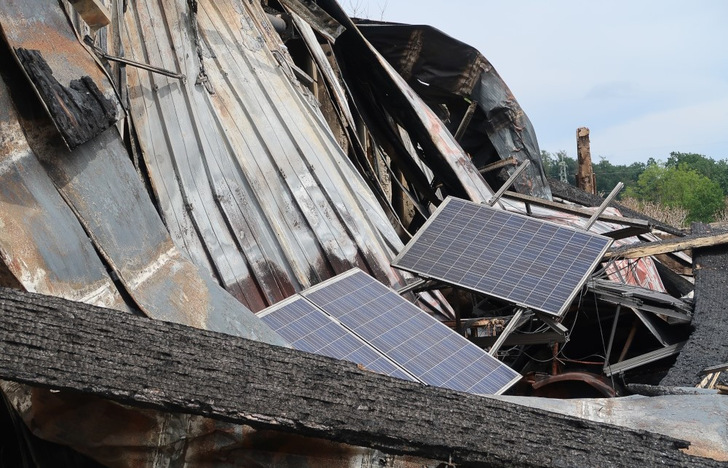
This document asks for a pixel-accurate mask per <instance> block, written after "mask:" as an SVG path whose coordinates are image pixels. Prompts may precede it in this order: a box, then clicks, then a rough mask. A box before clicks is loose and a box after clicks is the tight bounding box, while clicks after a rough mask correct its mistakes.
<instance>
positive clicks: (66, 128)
mask: <svg viewBox="0 0 728 468" xmlns="http://www.w3.org/2000/svg"><path fill="white" fill-rule="evenodd" d="M15 54H16V55H17V57H18V60H20V63H21V64H22V65H23V68H24V69H25V72H26V73H27V74H28V76H29V77H30V79H31V81H32V82H33V85H34V87H35V89H36V90H37V91H38V93H39V94H40V95H41V98H42V99H43V102H44V103H45V104H46V106H47V107H48V110H49V112H50V113H51V118H52V119H53V122H54V123H55V124H56V127H57V128H58V130H59V131H60V132H61V134H62V135H63V139H64V140H65V141H66V143H67V144H68V146H69V147H70V148H71V149H73V148H75V147H77V146H79V145H81V144H83V143H86V142H87V141H89V140H91V139H93V138H94V137H96V136H97V135H99V134H100V133H101V132H103V131H104V130H106V129H107V128H109V127H110V126H111V125H112V124H113V123H114V122H115V121H116V107H115V106H114V104H113V103H112V102H111V101H110V100H109V99H107V98H106V96H104V95H103V93H101V91H99V88H98V86H96V83H94V81H93V80H92V79H91V78H90V77H88V76H84V77H81V78H80V79H78V80H72V81H71V82H70V83H69V86H68V87H65V86H63V85H62V84H61V83H59V82H58V80H56V78H55V77H54V76H53V71H52V70H51V68H50V67H49V66H48V64H47V63H46V61H45V59H43V55H42V54H41V53H40V52H39V51H37V50H28V49H23V48H17V49H15Z"/></svg>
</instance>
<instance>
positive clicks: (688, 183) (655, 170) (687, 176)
mask: <svg viewBox="0 0 728 468" xmlns="http://www.w3.org/2000/svg"><path fill="white" fill-rule="evenodd" d="M625 196H626V197H633V198H636V199H637V200H640V201H648V202H652V203H658V204H661V205H664V206H666V207H670V208H675V207H680V208H684V209H686V210H687V211H688V215H687V218H686V219H685V222H686V223H691V222H693V221H703V222H712V221H714V220H715V216H716V214H717V213H718V212H719V211H720V210H722V209H723V207H724V204H725V202H724V199H725V196H724V195H723V191H722V190H721V188H720V184H718V182H715V181H713V180H710V179H709V178H707V177H706V176H704V175H702V174H700V173H699V172H698V171H696V170H693V169H691V168H689V167H688V166H686V165H680V166H678V167H674V166H666V165H663V164H659V163H656V164H650V165H649V166H647V168H646V169H645V170H644V172H642V174H640V176H639V178H638V179H637V184H636V185H634V186H633V187H629V188H628V189H627V190H626V192H625Z"/></svg>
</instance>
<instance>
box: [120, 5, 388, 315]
mask: <svg viewBox="0 0 728 468" xmlns="http://www.w3.org/2000/svg"><path fill="white" fill-rule="evenodd" d="M264 25H265V26H264ZM274 34H275V33H274V32H273V31H272V28H271V27H270V25H269V23H268V21H267V19H266V18H265V14H264V12H263V10H262V8H261V7H260V5H258V4H257V3H255V2H254V3H252V4H249V3H246V2H235V1H231V0H226V1H218V2H212V1H200V2H197V12H196V14H195V13H194V12H192V11H190V10H189V3H188V2H186V1H183V0H164V1H161V2H157V3H153V4H149V3H145V4H142V3H137V4H130V5H129V11H128V12H127V15H126V31H125V34H124V42H125V43H124V48H125V50H126V51H127V53H128V55H129V56H130V58H133V59H136V60H143V61H146V62H148V63H151V64H154V65H157V66H162V67H164V68H166V69H170V70H174V71H177V72H179V73H182V74H184V75H185V76H186V77H187V80H174V79H170V78H167V77H164V76H160V75H155V74H152V73H149V72H146V71H141V70H131V69H130V70H128V73H129V85H130V98H131V114H132V117H133V119H134V122H135V125H136V127H137V129H138V131H139V137H140V144H141V147H142V151H143V154H144V158H145V162H146V164H147V168H148V171H149V174H150V177H151V180H152V183H153V186H154V189H155V195H156V197H157V198H158V200H159V205H160V207H161V209H162V214H163V217H164V219H165V222H166V224H167V226H168V228H169V230H170V232H171V233H172V237H173V239H174V241H175V242H176V243H177V245H179V246H180V248H183V249H184V250H185V251H186V252H187V253H188V254H189V255H190V257H191V258H192V259H193V260H194V261H195V262H196V263H198V264H199V265H203V266H204V267H205V268H207V269H208V270H209V271H210V272H212V273H213V274H214V275H215V276H216V278H217V279H218V280H219V281H220V282H221V284H223V285H224V287H225V288H226V289H228V290H229V291H230V292H231V293H232V294H234V295H235V296H236V297H237V298H238V299H240V300H241V301H242V302H243V303H245V304H246V305H247V306H248V307H250V308H251V309H253V310H261V309H263V308H264V307H266V306H267V305H269V304H272V303H274V302H276V301H278V300H281V299H283V298H285V297H287V296H289V295H290V294H292V293H293V292H295V291H299V290H301V289H303V288H305V287H308V286H310V285H312V284H315V283H318V282H319V281H321V280H324V279H326V278H329V277H331V276H333V275H335V274H338V273H341V272H343V271H345V270H348V269H350V268H351V267H354V266H356V267H359V268H361V269H363V270H365V271H367V272H369V273H371V274H372V275H373V276H375V277H377V279H379V280H381V281H383V282H385V283H386V284H389V285H392V286H395V287H396V286H398V285H401V284H402V279H401V276H400V275H399V274H398V273H396V272H394V271H392V269H391V267H390V266H389V260H390V259H391V258H392V257H393V254H394V251H395V250H397V249H399V248H401V246H402V244H401V241H400V240H399V239H398V237H397V235H396V233H395V231H394V229H393V228H392V227H391V224H390V223H389V221H388V220H387V217H386V215H385V214H384V212H383V211H382V209H381V208H380V207H379V205H378V203H377V201H376V199H375V198H374V196H373V195H372V194H371V191H370V190H369V189H368V188H367V187H366V185H365V183H364V182H363V180H362V179H361V177H360V176H359V175H358V173H357V172H356V170H355V169H354V167H353V165H352V164H351V162H350V161H349V160H348V159H347V158H346V156H345V155H344V153H343V151H342V150H341V148H340V147H339V146H338V145H337V144H336V142H335V140H334V138H333V136H332V135H331V134H330V132H329V131H328V129H327V128H325V124H324V123H323V122H322V121H321V120H319V119H318V118H317V117H316V114H315V113H314V112H312V111H311V108H310V106H309V104H308V103H307V102H306V101H305V100H304V99H303V98H302V96H301V93H300V91H299V90H298V89H297V88H296V87H295V85H294V84H293V83H292V81H291V79H290V76H289V74H288V73H287V72H286V63H287V62H286V60H287V59H286V57H285V53H286V52H285V50H284V48H283V47H282V45H281V44H280V39H277V40H276V39H275V37H274ZM198 52H199V54H198ZM201 71H204V73H201ZM203 74H204V77H205V80H204V82H205V83H207V85H208V86H207V87H206V86H204V85H202V84H198V83H202V81H196V80H195V78H194V77H198V76H202V75H203ZM211 91H214V93H213V92H211Z"/></svg>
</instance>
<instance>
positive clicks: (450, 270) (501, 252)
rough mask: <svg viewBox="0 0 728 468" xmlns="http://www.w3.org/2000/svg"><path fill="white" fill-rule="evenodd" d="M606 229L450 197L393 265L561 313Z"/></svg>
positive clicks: (594, 260) (602, 246)
mask: <svg viewBox="0 0 728 468" xmlns="http://www.w3.org/2000/svg"><path fill="white" fill-rule="evenodd" d="M610 244H611V239H609V238H608V237H604V236H600V235H598V234H592V233H589V232H586V231H578V230H576V229H572V228H570V227H566V226H560V225H557V224H553V223H550V222H547V221H542V220H539V219H534V218H529V217H526V216H522V215H519V214H514V213H508V212H506V211H502V210H498V209H495V208H492V207H489V206H487V205H481V204H477V203H472V202H469V201H465V200H461V199H457V198H448V199H447V200H445V202H444V203H443V204H442V205H441V206H440V207H439V208H438V210H437V211H436V212H435V213H434V214H433V215H432V216H431V217H430V219H429V220H428V221H427V223H426V224H425V226H424V227H423V228H422V229H420V231H419V232H418V233H417V235H416V236H415V237H414V238H413V239H412V240H411V241H410V243H409V244H407V246H406V247H405V249H404V250H403V251H402V252H401V253H400V254H399V255H398V256H397V258H395V260H394V261H393V262H392V265H393V266H395V267H397V268H400V269H403V270H407V271H410V272H413V273H416V274H418V275H420V276H424V277H427V278H434V279H438V280H441V281H443V282H446V283H450V284H454V285H457V286H461V287H464V288H467V289H470V290H473V291H477V292H481V293H484V294H488V295H491V296H495V297H499V298H501V299H505V300H507V301H510V302H514V303H516V304H518V305H521V306H525V307H529V308H532V309H535V310H539V311H542V312H546V313H548V314H552V315H557V316H558V315H561V314H563V313H564V311H565V310H566V308H567V307H568V306H569V304H571V302H572V300H573V299H574V296H575V295H576V293H577V292H578V290H579V289H580V288H581V287H582V286H583V285H584V282H585V281H586V277H587V275H589V273H590V272H591V271H592V270H593V269H594V267H595V266H596V265H597V264H598V263H599V261H600V260H601V258H602V256H603V255H604V252H605V251H606V250H607V248H608V247H609V245H610Z"/></svg>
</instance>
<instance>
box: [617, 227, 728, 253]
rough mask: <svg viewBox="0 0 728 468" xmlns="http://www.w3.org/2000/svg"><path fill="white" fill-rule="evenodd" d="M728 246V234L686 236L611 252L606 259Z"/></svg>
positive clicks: (634, 245) (635, 245)
mask: <svg viewBox="0 0 728 468" xmlns="http://www.w3.org/2000/svg"><path fill="white" fill-rule="evenodd" d="M723 244H728V232H724V233H721V234H717V235H699V236H689V237H688V236H686V237H679V238H677V239H671V240H664V241H657V242H643V243H641V244H633V245H629V246H626V247H620V248H616V249H611V250H609V251H608V252H607V253H606V255H605V258H613V257H617V258H642V257H648V256H650V255H658V254H664V253H670V252H680V251H683V250H689V249H697V248H702V247H712V246H716V245H723Z"/></svg>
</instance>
